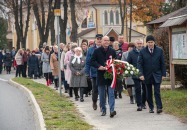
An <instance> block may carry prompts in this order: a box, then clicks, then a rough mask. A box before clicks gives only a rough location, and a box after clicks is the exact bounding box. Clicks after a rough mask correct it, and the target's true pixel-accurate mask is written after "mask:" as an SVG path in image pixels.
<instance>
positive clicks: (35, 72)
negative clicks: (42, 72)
mask: <svg viewBox="0 0 187 130" xmlns="http://www.w3.org/2000/svg"><path fill="white" fill-rule="evenodd" d="M33 74H34V77H35V78H37V74H38V68H37V67H29V77H31V78H33Z"/></svg>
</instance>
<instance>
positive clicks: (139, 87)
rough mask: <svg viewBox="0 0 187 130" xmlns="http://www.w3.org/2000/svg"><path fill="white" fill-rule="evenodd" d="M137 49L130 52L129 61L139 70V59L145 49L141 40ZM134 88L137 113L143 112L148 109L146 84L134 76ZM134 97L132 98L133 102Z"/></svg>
mask: <svg viewBox="0 0 187 130" xmlns="http://www.w3.org/2000/svg"><path fill="white" fill-rule="evenodd" d="M135 46H136V47H135V48H134V49H133V50H132V51H130V52H129V55H128V58H127V61H128V62H129V63H130V64H132V65H133V66H134V67H136V68H137V59H138V56H139V53H140V50H141V49H142V48H143V42H142V40H140V39H137V40H136V42H135ZM132 78H133V81H134V86H135V93H136V102H137V107H138V108H137V111H142V108H143V109H146V106H145V102H146V89H145V84H144V83H143V82H142V80H140V79H139V77H136V76H133V77H132ZM132 98H133V97H131V100H132Z"/></svg>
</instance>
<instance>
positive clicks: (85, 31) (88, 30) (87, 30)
mask: <svg viewBox="0 0 187 130" xmlns="http://www.w3.org/2000/svg"><path fill="white" fill-rule="evenodd" d="M93 30H95V28H88V29H86V30H83V31H82V32H80V33H78V35H77V37H81V36H84V35H85V34H87V33H89V32H91V31H93Z"/></svg>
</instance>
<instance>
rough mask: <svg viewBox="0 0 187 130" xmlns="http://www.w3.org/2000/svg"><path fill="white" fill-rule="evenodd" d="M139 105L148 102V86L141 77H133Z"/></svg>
mask: <svg viewBox="0 0 187 130" xmlns="http://www.w3.org/2000/svg"><path fill="white" fill-rule="evenodd" d="M133 81H134V87H135V93H136V102H137V106H138V107H139V106H144V105H145V102H146V87H145V84H144V83H143V82H142V81H141V80H140V79H133Z"/></svg>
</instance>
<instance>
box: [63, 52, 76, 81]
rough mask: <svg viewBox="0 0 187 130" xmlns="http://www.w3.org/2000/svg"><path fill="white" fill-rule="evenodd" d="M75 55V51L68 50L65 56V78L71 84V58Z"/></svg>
mask: <svg viewBox="0 0 187 130" xmlns="http://www.w3.org/2000/svg"><path fill="white" fill-rule="evenodd" d="M73 55H74V53H73V52H72V51H71V50H70V51H68V52H66V54H65V58H64V65H65V66H66V69H64V72H65V80H66V81H67V82H68V84H70V79H71V70H70V66H69V65H70V60H71V57H72V56H73Z"/></svg>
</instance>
